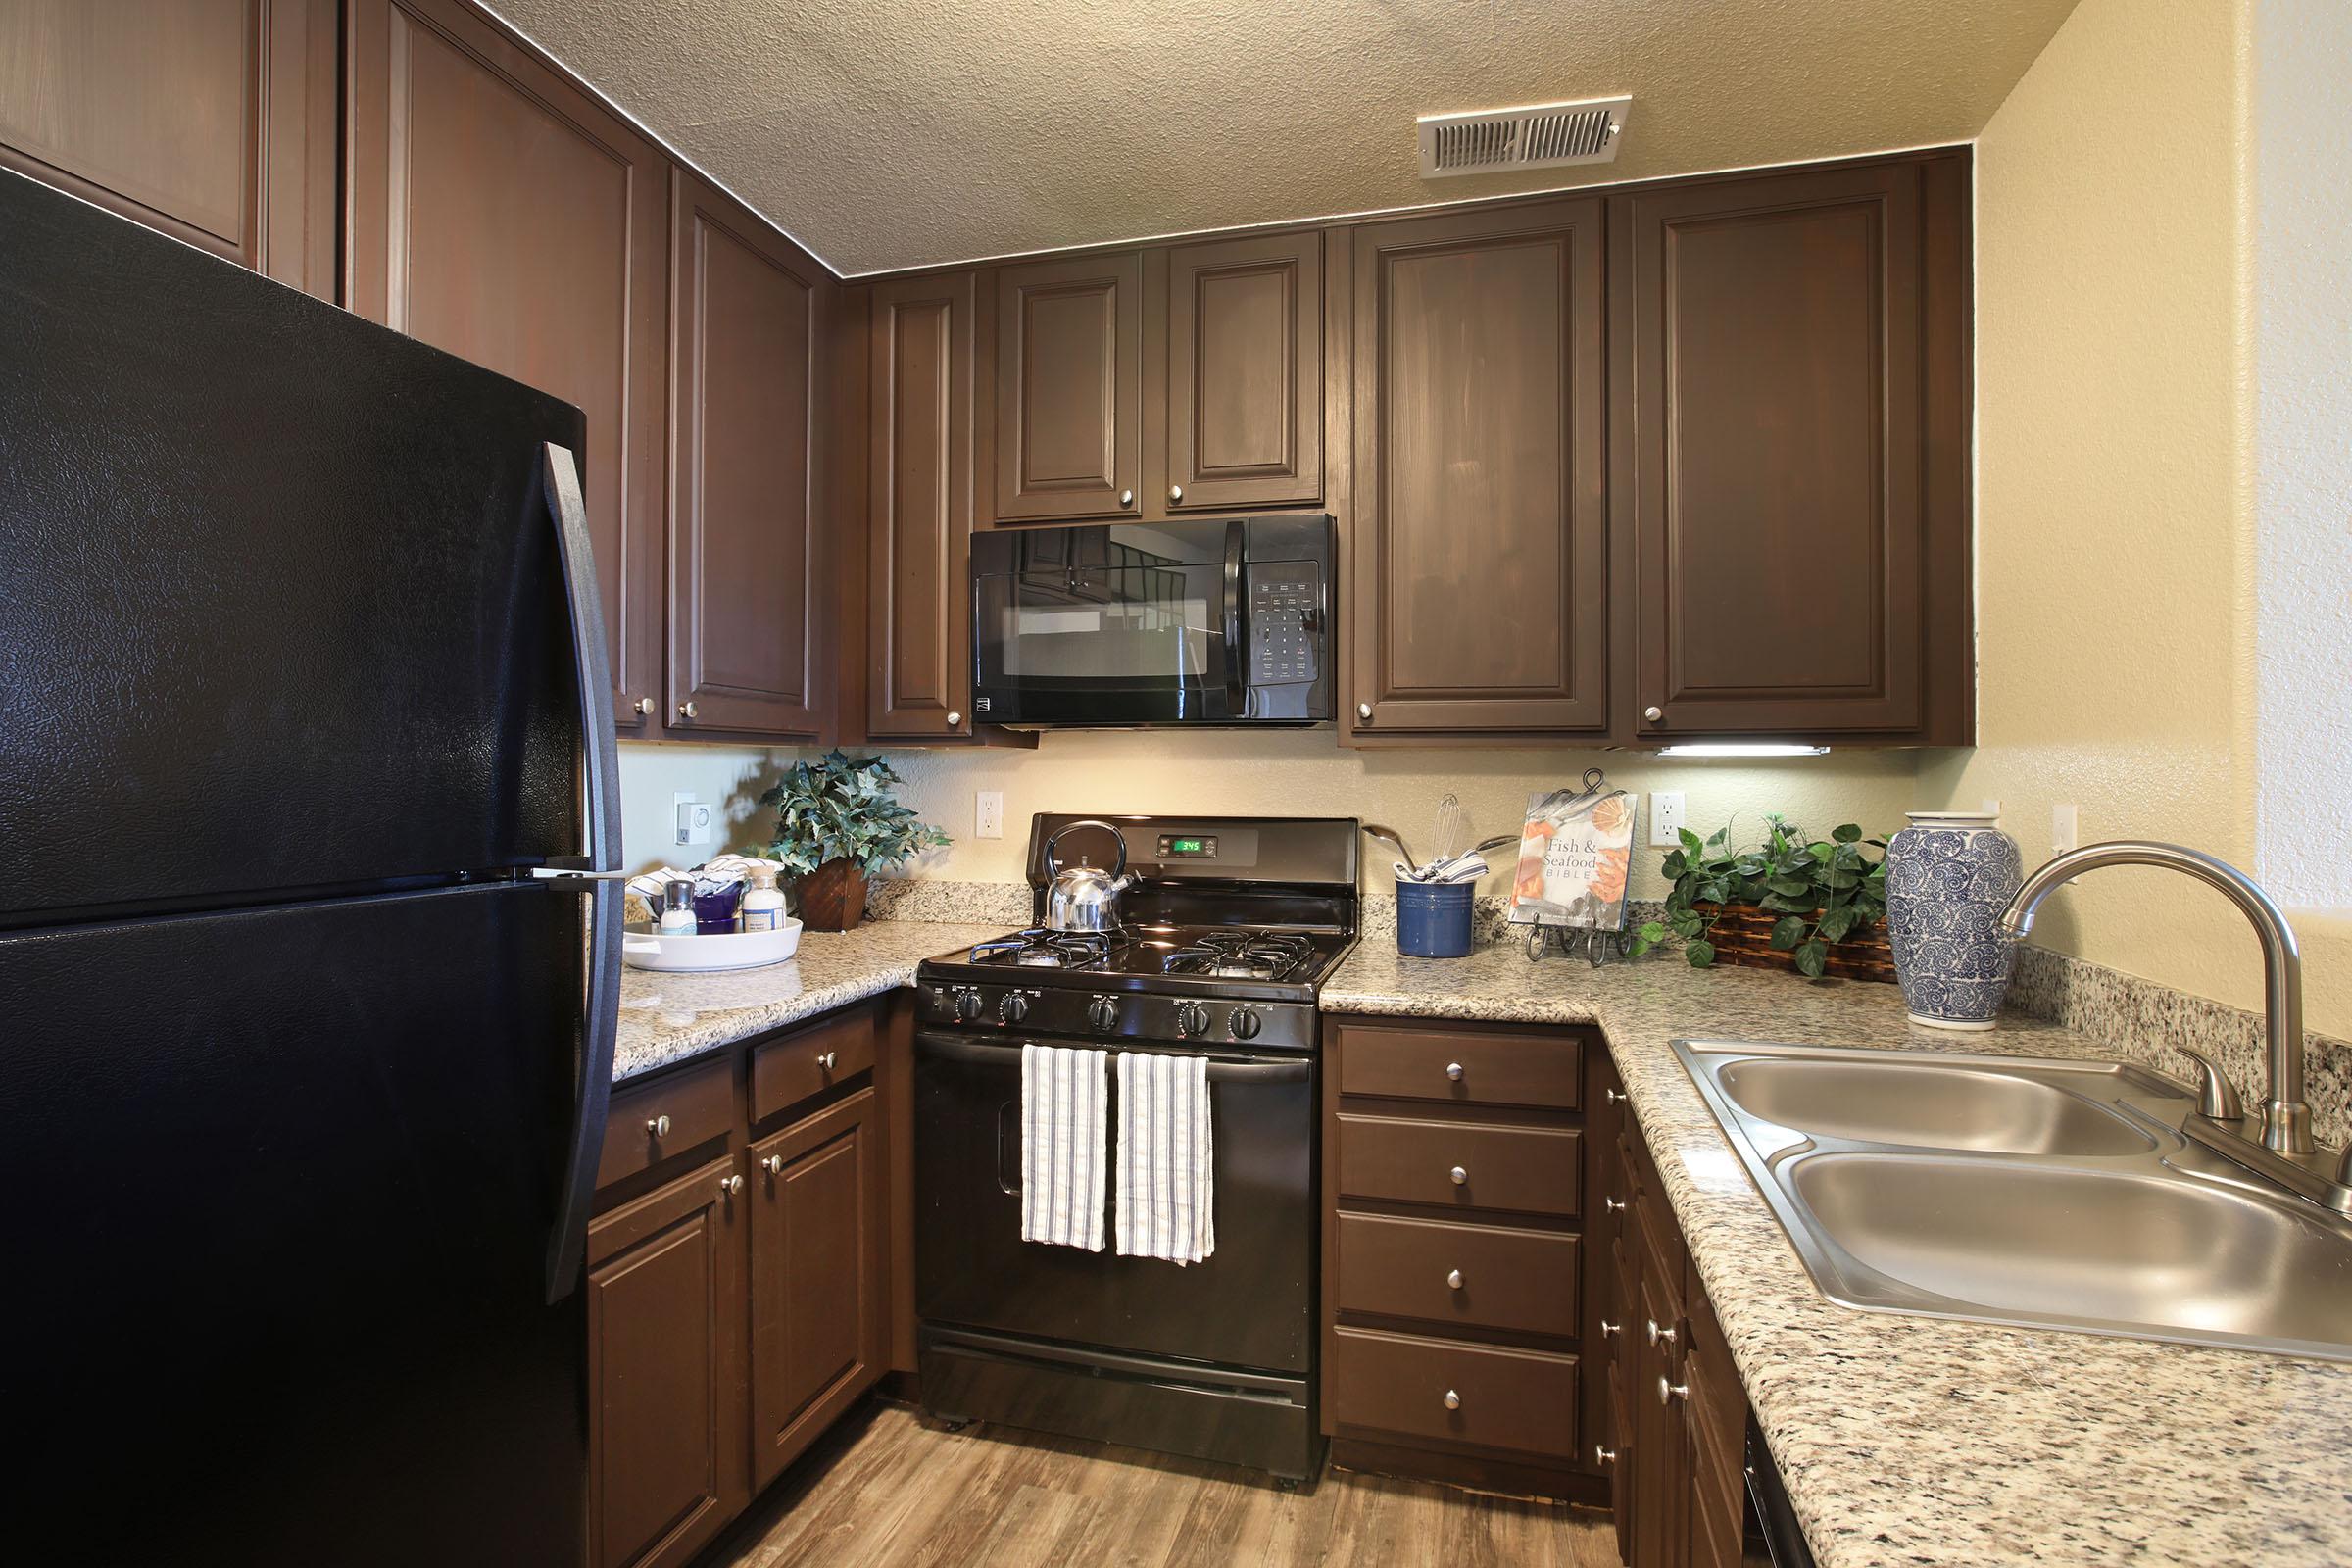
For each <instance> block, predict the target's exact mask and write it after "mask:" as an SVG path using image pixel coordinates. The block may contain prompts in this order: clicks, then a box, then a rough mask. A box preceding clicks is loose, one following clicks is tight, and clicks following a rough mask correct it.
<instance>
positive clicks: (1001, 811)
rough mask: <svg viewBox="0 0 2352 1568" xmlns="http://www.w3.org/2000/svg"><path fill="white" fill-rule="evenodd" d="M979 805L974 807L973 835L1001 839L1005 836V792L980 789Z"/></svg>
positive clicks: (978, 837) (977, 795)
mask: <svg viewBox="0 0 2352 1568" xmlns="http://www.w3.org/2000/svg"><path fill="white" fill-rule="evenodd" d="M976 799H977V805H975V806H974V808H973V809H972V837H974V838H976V839H1001V838H1003V837H1004V836H1005V792H1004V791H1003V790H980V791H978V792H976Z"/></svg>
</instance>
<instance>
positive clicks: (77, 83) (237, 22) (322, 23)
mask: <svg viewBox="0 0 2352 1568" xmlns="http://www.w3.org/2000/svg"><path fill="white" fill-rule="evenodd" d="M336 33H337V23H336V16H335V6H334V0H108V3H105V4H98V3H93V0H11V3H9V4H6V5H0V167H5V168H12V169H16V170H18V171H20V172H24V173H27V174H30V175H32V176H33V177H34V178H36V179H41V180H45V181H47V182H48V183H50V184H53V185H57V186H60V187H62V188H63V189H66V190H69V191H72V192H73V194H74V195H76V196H79V197H81V198H83V199H84V200H86V201H92V202H95V203H97V204H98V205H100V206H102V207H106V208H110V209H112V210H113V211H115V212H118V213H121V214H122V215H123V217H125V218H128V219H131V220H133V221H137V222H141V223H145V224H146V225H147V226H148V227H150V228H158V229H161V230H163V231H164V232H165V233H167V234H170V235H172V237H173V238H175V239H180V240H185V241H186V242H187V243H189V244H191V245H197V246H201V247H202V248H204V249H206V250H209V251H213V252H215V253H217V254H219V255H222V256H226V257H228V258H229V259H230V260H232V261H236V262H241V263H243V264H244V265H245V266H247V267H250V268H253V269H254V270H257V271H266V272H268V273H269V274H270V276H272V277H274V278H276V279H277V280H278V281H279V282H282V283H288V284H291V285H293V286H294V287H297V288H301V289H305V290H307V291H308V292H310V293H313V294H317V295H319V297H321V298H325V299H332V298H334V297H335V278H334V225H335V114H336V110H335V77H336V60H335V40H336Z"/></svg>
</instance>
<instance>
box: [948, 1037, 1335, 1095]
mask: <svg viewBox="0 0 2352 1568" xmlns="http://www.w3.org/2000/svg"><path fill="white" fill-rule="evenodd" d="M915 1049H916V1050H918V1051H920V1052H922V1053H924V1054H927V1055H931V1056H935V1057H941V1058H944V1059H946V1060H949V1061H991V1062H995V1061H1008V1062H1011V1063H1013V1064H1016V1065H1017V1064H1018V1063H1019V1061H1020V1059H1021V1048H1020V1047H1019V1046H1017V1045H1014V1046H998V1045H991V1044H989V1043H988V1042H986V1041H982V1040H959V1039H957V1038H956V1036H954V1035H940V1034H920V1035H917V1036H916V1037H915ZM1112 1054H1117V1053H1115V1052H1114V1053H1112ZM1131 1054H1134V1055H1144V1056H1149V1055H1166V1056H1172V1055H1179V1054H1190V1053H1179V1052H1172V1051H1165V1052H1151V1051H1140V1052H1134V1053H1131ZM1314 1071H1315V1064H1314V1061H1313V1059H1312V1058H1311V1057H1306V1056H1211V1057H1209V1058H1208V1081H1209V1082H1210V1083H1212V1084H1302V1083H1305V1082H1306V1081H1307V1080H1308V1079H1310V1078H1312V1077H1313V1076H1314Z"/></svg>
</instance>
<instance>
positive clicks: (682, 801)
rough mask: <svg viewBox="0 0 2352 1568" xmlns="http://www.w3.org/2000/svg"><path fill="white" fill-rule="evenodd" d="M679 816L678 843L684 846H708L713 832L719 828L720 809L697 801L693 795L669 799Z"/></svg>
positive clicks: (676, 796) (681, 795)
mask: <svg viewBox="0 0 2352 1568" xmlns="http://www.w3.org/2000/svg"><path fill="white" fill-rule="evenodd" d="M669 803H670V807H671V809H673V810H674V811H675V812H676V815H677V832H676V834H675V835H674V836H675V838H676V840H677V842H678V843H680V844H684V845H690V846H691V845H696V844H708V843H710V842H711V831H712V830H713V829H714V828H716V827H717V826H718V808H717V807H715V806H711V805H708V804H706V803H704V802H702V801H698V800H696V799H695V798H694V797H693V796H692V795H687V794H677V795H672V796H671V797H670V798H669Z"/></svg>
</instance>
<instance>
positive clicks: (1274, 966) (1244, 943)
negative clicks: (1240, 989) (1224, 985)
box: [1159, 931, 1315, 980]
mask: <svg viewBox="0 0 2352 1568" xmlns="http://www.w3.org/2000/svg"><path fill="white" fill-rule="evenodd" d="M1314 954H1315V945H1314V944H1313V943H1312V942H1310V941H1308V940H1307V939H1306V938H1304V937H1302V936H1297V935H1294V934H1292V933H1290V932H1283V931H1207V932H1203V933H1201V935H1200V936H1199V937H1198V938H1196V939H1195V941H1194V942H1193V944H1192V946H1190V947H1186V948H1179V949H1177V950H1176V951H1175V952H1174V953H1171V954H1169V955H1168V956H1166V957H1165V958H1162V959H1161V960H1160V964H1159V967H1160V972H1161V973H1162V974H1194V975H1206V976H1208V977H1209V978H1210V979H1213V980H1279V979H1281V978H1282V977H1283V976H1284V975H1287V974H1289V973H1290V972H1291V971H1292V970H1293V969H1296V968H1298V967H1299V965H1300V964H1302V963H1304V962H1306V961H1307V960H1308V959H1310V958H1312V957H1313V956H1314Z"/></svg>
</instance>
